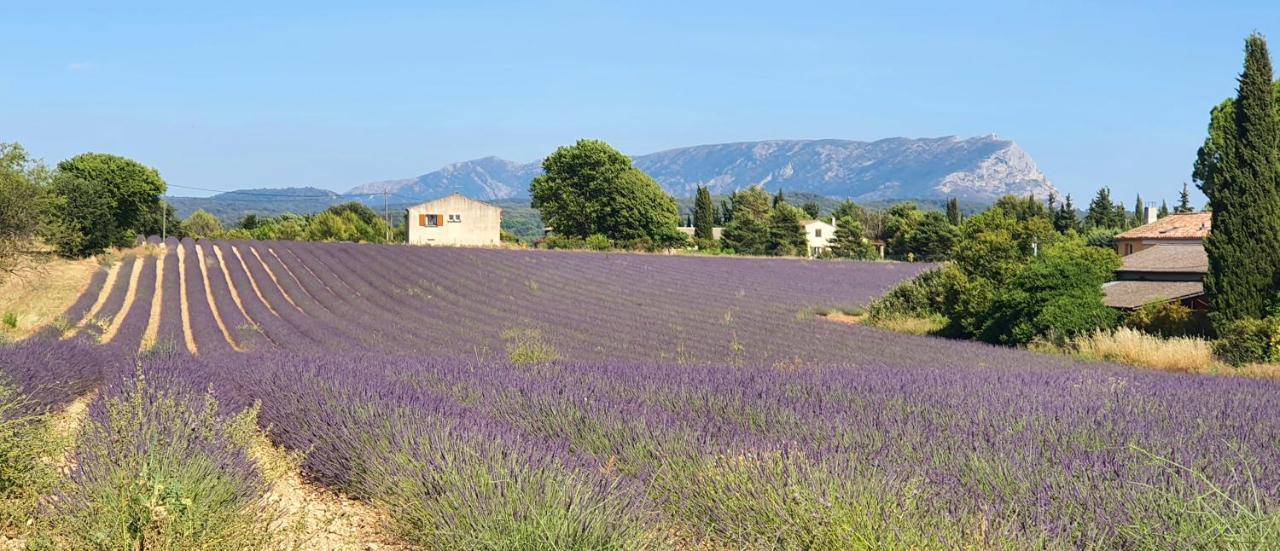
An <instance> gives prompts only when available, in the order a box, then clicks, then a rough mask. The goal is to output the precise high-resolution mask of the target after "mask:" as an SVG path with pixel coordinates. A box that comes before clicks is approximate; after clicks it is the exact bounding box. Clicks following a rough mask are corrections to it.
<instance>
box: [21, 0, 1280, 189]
mask: <svg viewBox="0 0 1280 551" xmlns="http://www.w3.org/2000/svg"><path fill="white" fill-rule="evenodd" d="M96 4H111V6H109V7H106V6H102V5H94V4H87V5H77V4H73V3H65V2H47V3H40V2H24V3H22V4H20V5H17V6H6V7H5V8H4V10H3V12H4V17H3V18H0V50H3V51H4V52H5V54H4V55H3V56H0V141H6V142H12V141H17V142H20V143H22V144H24V145H25V146H27V148H28V149H29V150H30V151H31V152H32V153H33V154H35V155H36V156H38V157H41V158H43V159H45V160H46V161H47V162H49V163H55V162H57V161H58V160H60V159H62V158H65V157H68V156H71V155H74V154H76V153H80V152H84V151H105V152H111V153H116V154H121V155H125V156H129V157H133V158H135V159H138V160H140V161H142V162H145V163H147V164H150V165H152V166H155V167H157V168H158V169H159V170H160V171H161V174H162V175H163V176H164V177H165V178H166V180H168V181H169V183H170V184H173V185H175V186H177V185H182V186H191V187H201V188H212V189H228V190H229V189H235V188H246V187H265V186H272V187H279V186H303V185H313V186H318V187H323V188H330V189H336V190H345V189H347V188H349V187H351V186H353V185H356V184H360V183H363V182H367V181H372V180H379V179H388V178H403V177H409V176H415V175H418V174H421V173H424V172H428V171H431V170H435V169H437V168H439V167H440V166H442V165H444V164H446V163H449V162H453V161H461V160H467V159H472V158H477V157H482V156H486V155H497V156H500V157H504V158H508V159H512V160H519V161H530V160H534V159H537V158H540V157H541V156H543V155H545V154H547V153H549V152H550V151H551V150H552V149H554V148H555V147H556V146H557V145H561V144H565V143H569V142H572V141H574V140H576V139H578V138H581V137H594V138H601V139H604V140H606V141H609V142H610V143H612V144H614V145H615V146H616V147H618V148H619V149H621V150H623V151H624V152H627V153H631V154H643V153H649V152H653V151H658V150H662V149H668V148H672V147H679V146H684V145H694V144H701V143H718V142H729V141H743V140H757V139H770V138H846V139H859V140H872V139H878V138H885V137H893V136H909V137H925V136H945V135H959V136H972V135H982V134H989V133H995V134H998V135H999V136H1001V137H1004V138H1010V139H1013V140H1015V141H1017V142H1018V143H1019V144H1020V145H1022V146H1023V148H1025V149H1026V150H1027V151H1028V152H1030V154H1031V155H1032V156H1033V157H1034V158H1035V159H1036V160H1037V162H1038V163H1039V164H1040V167H1041V169H1042V170H1044V171H1045V173H1046V174H1047V175H1048V176H1049V178H1050V179H1051V180H1052V181H1053V182H1054V183H1055V185H1057V186H1058V187H1059V189H1062V190H1064V191H1067V192H1071V193H1073V195H1074V196H1075V197H1076V198H1077V202H1078V203H1083V202H1085V201H1086V200H1087V198H1088V196H1090V195H1092V193H1093V191H1094V190H1096V188H1097V187H1098V186H1100V185H1108V186H1111V187H1112V189H1113V190H1115V192H1116V193H1117V194H1118V195H1119V196H1120V197H1121V198H1123V199H1125V200H1126V201H1127V202H1128V201H1132V200H1133V195H1134V194H1135V193H1138V192H1141V193H1142V194H1143V196H1144V198H1148V199H1152V198H1156V199H1158V198H1167V199H1170V200H1171V201H1172V200H1173V199H1175V198H1176V194H1177V191H1178V189H1180V187H1181V184H1182V182H1183V181H1189V180H1190V172H1191V163H1192V161H1193V159H1194V156H1195V150H1196V148H1197V147H1198V146H1199V144H1200V142H1201V141H1202V140H1203V137H1204V133H1205V124H1206V123H1207V121H1208V111H1209V108H1210V107H1212V106H1213V105H1214V104H1216V103H1217V102H1218V101H1220V100H1221V99H1222V98H1224V97H1227V96H1229V95H1233V94H1234V88H1235V77H1236V75H1237V73H1238V72H1239V70H1240V65H1241V61H1242V57H1243V56H1242V47H1243V39H1244V38H1245V36H1246V35H1247V34H1248V33H1250V32H1251V31H1254V30H1257V31H1260V32H1263V33H1264V34H1265V33H1269V32H1270V33H1273V34H1274V36H1276V37H1280V3H1277V2H1267V1H1255V2H1236V3H1232V5H1229V6H1219V5H1215V3H1211V2H1203V1H1201V2H1185V3H1183V2H1159V3H1150V4H1142V3H1131V2H1105V3H1104V2H1098V3H1093V2H1070V3H1067V2H1061V3H1053V4H1062V5H1054V6H1048V5H1039V6H1036V5H1027V4H1048V3H1026V2H1016V3H1014V2H1011V3H983V4H982V5H975V3H970V2H918V3H912V2H876V3H867V4H861V5H860V4H859V3H853V2H805V1H792V2H766V3H755V2H723V3H719V2H696V1H685V2H671V3H668V2H659V1H650V2H616V3H609V4H610V5H607V6H606V5H603V4H604V3H598V2H548V3H539V4H536V5H535V4H532V3H506V2H406V3H402V4H395V3H364V4H361V7H354V4H356V3H345V2H343V3H333V4H332V5H330V4H326V3H323V2H296V3H293V2H275V3H271V4H272V5H271V6H269V7H263V6H260V5H258V4H259V3H257V2H245V3H240V2H221V3H218V5H216V6H212V7H206V8H188V7H183V6H181V5H180V4H183V3H180V2H156V3H124V2H113V3H96ZM344 4H351V5H344ZM1066 4H1070V5H1069V6H1068V5H1066ZM1274 42H1276V44H1274V45H1273V50H1274V51H1280V39H1277V40H1275V41H1274ZM171 191H172V192H173V193H174V194H181V195H200V194H201V193H199V192H192V191H190V190H183V189H179V188H176V187H175V188H173V189H172V190H171Z"/></svg>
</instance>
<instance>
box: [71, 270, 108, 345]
mask: <svg viewBox="0 0 1280 551" xmlns="http://www.w3.org/2000/svg"><path fill="white" fill-rule="evenodd" d="M121 264H122V262H120V261H119V260H117V261H116V262H115V263H113V264H112V265H111V269H109V270H108V271H107V279H106V281H103V282H102V290H100V291H98V298H97V300H95V301H93V306H90V307H89V311H88V312H86V313H85V315H84V319H82V320H80V323H79V324H77V325H76V326H75V327H74V328H72V329H71V330H70V331H67V334H66V335H63V337H62V338H64V339H69V338H71V337H74V336H75V334H76V333H78V332H79V331H80V328H81V327H83V326H84V325H85V324H88V323H94V321H95V319H96V318H97V316H98V312H100V311H102V307H103V305H105V304H106V303H107V297H109V296H111V289H112V288H113V287H115V286H116V280H117V279H119V278H120V265H121Z"/></svg>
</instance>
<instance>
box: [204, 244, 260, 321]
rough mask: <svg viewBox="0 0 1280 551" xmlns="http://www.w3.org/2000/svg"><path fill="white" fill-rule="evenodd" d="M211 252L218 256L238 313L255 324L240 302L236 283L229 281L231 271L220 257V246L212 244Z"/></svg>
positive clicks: (219, 264)
mask: <svg viewBox="0 0 1280 551" xmlns="http://www.w3.org/2000/svg"><path fill="white" fill-rule="evenodd" d="M213 254H214V256H216V257H218V266H219V267H221V268H222V277H223V278H225V279H226V280H227V288H228V289H230V290H231V300H232V301H234V302H235V303H236V307H237V308H240V313H241V314H243V315H244V319H247V320H249V323H253V324H257V323H258V322H256V321H254V319H253V317H251V316H250V315H249V312H247V311H245V309H244V303H243V302H240V291H238V290H236V284H234V283H232V282H231V272H230V271H228V270H227V262H226V260H225V259H224V258H222V247H219V246H217V245H214V246H213ZM207 288H208V287H206V289H207ZM210 296H212V295H210ZM210 300H213V299H210ZM225 330H226V329H225V328H224V329H223V331H225Z"/></svg>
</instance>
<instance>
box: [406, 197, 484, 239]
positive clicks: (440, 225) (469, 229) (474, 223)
mask: <svg viewBox="0 0 1280 551" xmlns="http://www.w3.org/2000/svg"><path fill="white" fill-rule="evenodd" d="M406 210H407V211H408V213H409V231H408V234H409V244H410V245H437V246H440V245H445V246H455V247H457V246H471V247H477V246H497V245H498V244H499V243H500V241H501V237H500V233H501V229H502V209H500V208H498V207H495V206H493V205H490V204H488V203H483V202H480V201H476V200H475V199H469V198H467V197H463V196H462V195H461V194H458V193H454V194H453V195H449V196H447V197H441V198H439V199H436V200H434V201H427V202H425V203H422V204H419V205H414V206H412V207H409V208H408V209H406Z"/></svg>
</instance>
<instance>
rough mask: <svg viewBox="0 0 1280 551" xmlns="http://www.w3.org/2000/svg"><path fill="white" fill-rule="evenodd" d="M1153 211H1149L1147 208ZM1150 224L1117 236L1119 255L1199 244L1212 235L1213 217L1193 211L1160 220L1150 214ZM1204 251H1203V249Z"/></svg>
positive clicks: (1210, 214) (1148, 216)
mask: <svg viewBox="0 0 1280 551" xmlns="http://www.w3.org/2000/svg"><path fill="white" fill-rule="evenodd" d="M1148 211H1149V212H1150V208H1149V207H1148ZM1147 219H1148V220H1151V221H1150V222H1149V223H1147V224H1144V225H1142V226H1138V227H1136V228H1133V229H1131V230H1129V231H1126V232H1124V233H1121V234H1119V235H1116V237H1115V242H1116V253H1117V254H1119V255H1120V256H1128V255H1131V254H1134V253H1136V252H1140V251H1143V250H1145V249H1149V248H1151V247H1154V246H1156V245H1199V246H1201V247H1203V245H1204V238H1205V237H1206V236H1208V235H1209V230H1210V229H1211V225H1212V219H1213V214H1212V213H1209V212H1192V213H1188V214H1170V215H1168V216H1165V217H1164V218H1161V219H1159V220H1154V217H1153V216H1152V215H1151V214H1150V213H1149V214H1148V215H1147ZM1201 250H1203V248H1202V249H1201Z"/></svg>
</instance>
